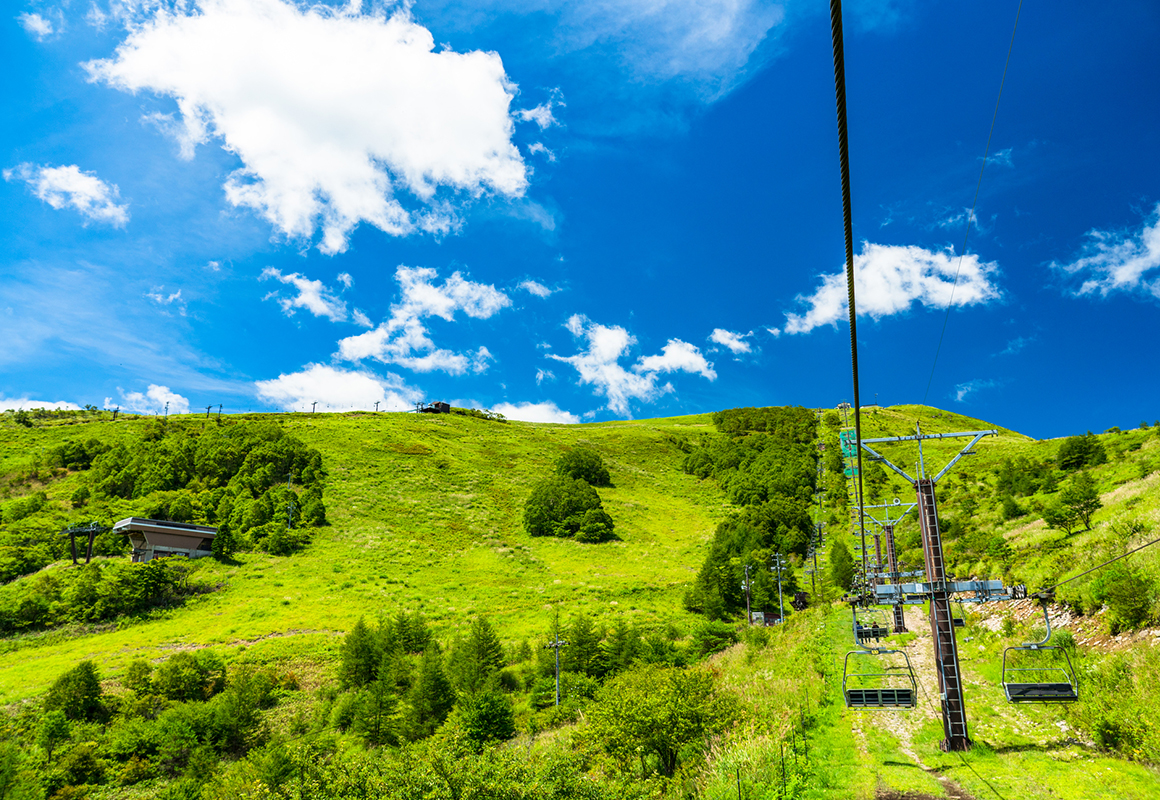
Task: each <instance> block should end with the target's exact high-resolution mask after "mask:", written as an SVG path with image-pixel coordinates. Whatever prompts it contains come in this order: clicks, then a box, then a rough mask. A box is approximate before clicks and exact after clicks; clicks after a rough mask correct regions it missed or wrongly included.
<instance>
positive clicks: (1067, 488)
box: [1043, 472, 1103, 534]
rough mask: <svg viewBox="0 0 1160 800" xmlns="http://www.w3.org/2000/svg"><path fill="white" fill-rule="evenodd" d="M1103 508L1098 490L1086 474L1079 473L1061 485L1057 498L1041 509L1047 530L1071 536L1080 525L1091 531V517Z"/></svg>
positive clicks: (1090, 477)
mask: <svg viewBox="0 0 1160 800" xmlns="http://www.w3.org/2000/svg"><path fill="white" fill-rule="evenodd" d="M1102 506H1103V503H1102V501H1101V500H1100V493H1099V489H1097V488H1096V484H1095V481H1094V480H1093V479H1092V476H1091V474H1090V473H1088V472H1079V473H1077V474H1076V475H1074V476H1073V477H1072V478H1071V480H1069V481H1068V482H1067V483H1065V484H1064V485H1063V487H1062V488H1061V489H1060V491H1059V496H1058V497H1057V498H1054V499H1053V500H1052V501H1051V502H1050V503H1049V504H1048V505H1047V506H1046V507H1045V508H1044V509H1043V521H1044V522H1045V523H1047V526H1048V527H1049V528H1055V529H1056V530H1061V531H1063V532H1064V533H1067V534H1071V533H1072V532H1074V531H1076V530H1078V529H1079V527H1080V526H1081V525H1082V526H1083V527H1084V529H1085V530H1091V524H1092V515H1093V514H1095V512H1096V511H1098V510H1099V509H1100V508H1101V507H1102Z"/></svg>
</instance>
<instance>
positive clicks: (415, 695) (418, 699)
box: [408, 645, 455, 739]
mask: <svg viewBox="0 0 1160 800" xmlns="http://www.w3.org/2000/svg"><path fill="white" fill-rule="evenodd" d="M454 705H455V690H454V689H453V688H452V687H451V681H449V680H448V679H447V674H446V673H445V672H444V671H443V656H442V655H441V654H440V652H439V649H438V647H437V646H435V645H432V646H430V647H428V648H427V649H426V650H425V651H424V652H423V660H422V661H421V662H420V663H419V677H418V679H417V680H416V681H415V686H414V688H413V689H412V690H411V712H410V724H409V725H408V728H409V731H410V736H411V738H413V739H421V738H423V737H426V736H430V735H431V734H432V733H434V732H435V730H436V729H437V728H438V727H439V726H440V725H442V724H443V720H445V719H447V715H448V714H449V713H450V712H451V707H452V706H454Z"/></svg>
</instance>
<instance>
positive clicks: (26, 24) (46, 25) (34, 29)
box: [16, 14, 53, 42]
mask: <svg viewBox="0 0 1160 800" xmlns="http://www.w3.org/2000/svg"><path fill="white" fill-rule="evenodd" d="M16 19H17V20H18V21H19V22H20V27H22V28H24V30H26V31H28V32H29V33H31V34H32V35H33V36H35V37H36V40H37V41H38V42H43V41H44V40H45V39H47V38H48V37H49V36H52V34H53V27H52V23H51V22H49V21H48V20H46V19H45V18H44V17H42V16H40V15H39V14H21V15H20V16H19V17H17V18H16Z"/></svg>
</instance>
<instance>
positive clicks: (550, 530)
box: [524, 475, 613, 542]
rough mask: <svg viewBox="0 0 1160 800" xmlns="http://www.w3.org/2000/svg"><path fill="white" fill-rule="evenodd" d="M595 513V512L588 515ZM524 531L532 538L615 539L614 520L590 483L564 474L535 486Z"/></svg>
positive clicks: (593, 540)
mask: <svg viewBox="0 0 1160 800" xmlns="http://www.w3.org/2000/svg"><path fill="white" fill-rule="evenodd" d="M589 512H595V513H589ZM524 528H525V529H526V530H527V532H528V533H529V534H531V535H532V536H560V537H565V538H566V537H571V536H575V537H576V538H577V539H579V540H581V541H586V542H600V541H605V540H607V539H611V538H612V536H613V524H612V518H611V517H609V516H608V514H607V513H605V512H604V506H603V505H602V504H601V502H600V495H598V494H597V493H596V490H595V489H593V488H592V487H591V486H590V485H589V484H588V483H587V481H583V480H579V479H576V478H569V477H567V476H564V475H560V476H555V477H551V478H547V479H546V480H543V481H541V482H540V483H538V484H536V486H535V488H533V489H532V494H531V496H530V497H529V498H528V501H527V504H526V505H525V506H524Z"/></svg>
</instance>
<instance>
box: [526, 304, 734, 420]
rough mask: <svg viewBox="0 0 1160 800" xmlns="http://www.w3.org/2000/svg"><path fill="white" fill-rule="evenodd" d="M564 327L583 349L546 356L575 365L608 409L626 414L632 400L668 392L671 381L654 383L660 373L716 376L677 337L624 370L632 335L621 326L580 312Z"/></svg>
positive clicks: (581, 376) (653, 396)
mask: <svg viewBox="0 0 1160 800" xmlns="http://www.w3.org/2000/svg"><path fill="white" fill-rule="evenodd" d="M566 327H567V328H568V330H569V331H570V332H571V333H572V335H573V336H575V337H577V338H580V339H583V340H584V341H585V342H586V344H587V349H586V350H585V351H584V352H581V353H578V354H576V355H574V356H557V355H549V356H548V357H549V358H553V359H555V360H557V361H562V362H564V363H565V364H571V365H572V366H573V367H575V368H576V371H577V372H578V373H579V374H580V383H581V384H592V385H593V386H594V387H595V391H596V393H597V394H601V395H604V396H605V397H607V398H608V408H609V409H611V410H612V411H615V412H616V413H618V414H627V413H629V408H630V402H631V401H632V400H641V401H645V402H648V401H651V400H655V399H656V398H657V397H659V396H660V395H662V394H665V393H667V392H671V391H672V390H673V387H672V384H668V383H666V384H663V385H658V384H657V376H658V375H659V374H660V373H662V372H692V373H697V374H700V375H701V376H702V377H705V378H707V379H709V380H715V379H716V377H717V373H716V372H714V371H713V365H712V364H710V363H709V362H707V361H706V360H705V358H704V356H702V355H701V352H700V351H699V350H698V349H697V348H696V347H695V346H693V345H691V344H688V343H687V342H682V341H681V340H680V339H670V340H669V341H668V344H666V345H665V347H664V350H663V351H662V352H661V354H660V355H655V356H647V357H644V358H640V359H638V360H637V363H636V364H635V365H633V367H632V369H631V370H627V369H625V368H624V367H622V366H621V365H620V359H621V357H622V356H624V355H625V354H626V353H627V352H628V350H629V348H630V347H632V346H633V345H635V344H636V337H634V336H632V335H630V334H629V332H628V331H626V330H625V329H624V328H622V327H620V326H619V325H613V326H607V325H599V324H597V323H594V322H591V321H589V320H588V318H587V317H584V316H583V315H580V314H577V315H574V316H572V317H570V318H569V320H568V323H567V325H566Z"/></svg>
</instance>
